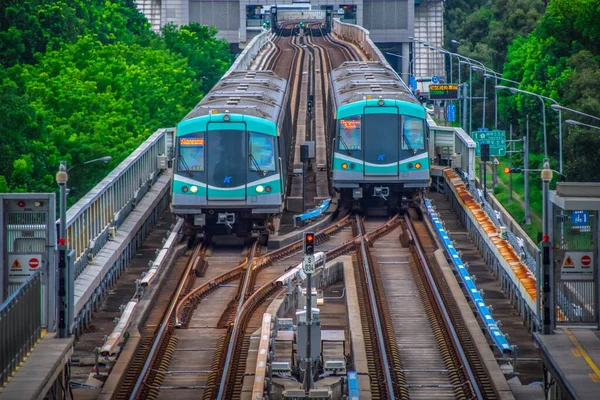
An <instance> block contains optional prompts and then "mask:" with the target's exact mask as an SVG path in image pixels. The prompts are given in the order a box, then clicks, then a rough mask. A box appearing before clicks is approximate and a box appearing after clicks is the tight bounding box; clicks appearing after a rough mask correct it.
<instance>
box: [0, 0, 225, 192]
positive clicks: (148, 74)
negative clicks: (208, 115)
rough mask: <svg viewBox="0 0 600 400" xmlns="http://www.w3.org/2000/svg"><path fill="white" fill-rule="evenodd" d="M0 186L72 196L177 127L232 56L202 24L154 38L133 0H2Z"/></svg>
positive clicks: (173, 29) (168, 29) (166, 31)
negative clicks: (66, 186)
mask: <svg viewBox="0 0 600 400" xmlns="http://www.w3.org/2000/svg"><path fill="white" fill-rule="evenodd" d="M0 9H1V10H3V11H4V12H3V14H2V15H0V63H1V64H2V65H3V69H2V70H0V99H1V100H2V101H0V120H2V121H3V123H2V124H1V125H0V137H2V139H3V140H2V141H1V142H0V152H2V155H3V157H1V158H0V192H1V191H7V190H10V191H54V190H55V189H56V184H55V183H54V173H55V171H56V169H57V166H58V163H59V161H60V160H67V162H68V164H69V165H79V164H82V163H83V162H85V161H86V160H90V159H94V158H99V157H103V156H106V155H110V156H112V157H113V159H112V161H111V162H110V163H109V164H108V165H106V166H103V165H96V166H93V167H88V168H76V169H74V170H73V171H72V173H71V179H70V186H71V188H72V189H74V192H73V195H71V196H70V197H71V199H70V200H71V202H72V201H73V200H74V199H76V198H77V197H80V196H82V195H83V194H85V193H86V192H87V190H89V189H90V188H91V187H92V186H93V185H94V184H95V183H97V182H98V181H99V180H100V179H101V178H102V177H104V176H106V174H107V172H108V171H110V170H111V169H112V168H114V167H115V166H116V165H117V164H118V163H119V162H121V161H122V160H123V159H124V158H125V157H126V156H127V155H128V154H130V153H131V152H132V151H133V150H134V149H135V148H136V147H137V146H138V145H139V144H140V143H141V142H142V141H143V140H145V138H146V137H147V136H148V135H149V134H151V133H152V132H154V131H155V130H156V129H158V128H160V127H168V126H174V125H175V124H176V123H177V122H178V121H179V120H180V119H181V118H182V117H183V116H184V115H185V113H186V112H187V111H189V110H190V109H191V108H192V107H193V106H194V105H195V104H196V103H197V102H198V101H199V100H200V99H201V98H202V94H203V93H204V92H206V91H207V90H208V89H209V88H210V87H211V86H212V85H214V83H215V82H216V81H217V80H218V79H219V77H220V76H221V75H222V74H223V73H224V72H225V70H226V69H227V67H228V65H229V62H230V54H229V45H228V44H227V43H226V42H225V41H222V40H216V39H215V33H216V31H215V30H214V29H212V28H208V27H203V26H200V25H198V24H191V25H190V26H184V27H180V28H178V27H174V26H167V27H165V29H164V35H163V36H162V37H159V36H157V35H156V34H154V33H153V32H152V31H151V30H150V28H149V25H148V23H147V21H146V19H145V18H144V16H143V15H141V14H140V13H139V12H138V11H137V10H136V8H135V5H134V2H133V1H131V0H110V1H103V2H99V1H91V0H61V1H55V0H27V1H22V0H0Z"/></svg>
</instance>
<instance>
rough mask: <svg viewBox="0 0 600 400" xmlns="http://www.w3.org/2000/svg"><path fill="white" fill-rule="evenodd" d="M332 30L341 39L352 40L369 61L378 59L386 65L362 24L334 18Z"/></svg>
mask: <svg viewBox="0 0 600 400" xmlns="http://www.w3.org/2000/svg"><path fill="white" fill-rule="evenodd" d="M333 32H334V33H335V34H336V35H337V36H338V37H340V38H341V39H344V40H346V41H348V42H352V43H354V44H356V45H357V46H358V47H360V48H361V50H362V51H363V52H364V53H365V54H366V55H367V56H368V58H369V61H380V62H382V63H384V64H386V65H388V62H387V60H386V59H385V57H384V55H383V54H382V53H381V51H380V50H379V48H377V46H375V43H373V41H372V40H371V38H370V37H369V35H370V33H369V31H368V30H366V29H365V28H363V27H362V26H358V25H353V24H348V23H346V22H341V21H340V20H339V19H336V18H334V19H333Z"/></svg>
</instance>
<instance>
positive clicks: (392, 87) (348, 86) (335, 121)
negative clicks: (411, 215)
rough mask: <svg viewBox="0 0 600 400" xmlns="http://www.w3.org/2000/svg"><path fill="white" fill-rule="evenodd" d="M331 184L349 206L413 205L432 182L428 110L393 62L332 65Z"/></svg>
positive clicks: (390, 208)
mask: <svg viewBox="0 0 600 400" xmlns="http://www.w3.org/2000/svg"><path fill="white" fill-rule="evenodd" d="M330 81H331V85H330V89H331V93H330V99H331V101H330V102H329V107H330V110H329V115H330V116H331V117H330V118H329V122H328V136H329V137H330V143H333V149H332V152H331V153H332V158H331V172H332V184H333V187H334V189H335V190H336V191H338V192H339V193H340V200H341V204H342V205H343V206H345V207H348V208H360V209H362V210H365V209H370V208H374V209H375V208H383V207H387V208H388V211H389V212H396V211H397V210H399V209H401V208H406V207H408V206H409V204H410V202H411V201H412V200H416V199H417V198H418V194H419V192H420V191H422V190H423V189H424V188H426V187H428V186H429V155H428V152H427V148H428V146H427V124H426V110H425V108H424V107H423V106H422V105H421V104H420V103H419V102H418V101H417V100H416V99H415V97H414V96H413V94H412V93H411V91H410V90H409V89H408V88H407V87H406V85H405V84H404V83H403V82H402V81H401V80H400V78H399V77H398V75H397V74H396V73H395V72H394V71H393V70H392V69H391V67H390V66H389V65H386V64H382V63H380V62H355V61H350V62H345V63H343V64H342V65H341V66H340V67H339V68H336V69H335V70H333V71H331V80H330Z"/></svg>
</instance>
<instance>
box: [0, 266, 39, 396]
mask: <svg viewBox="0 0 600 400" xmlns="http://www.w3.org/2000/svg"><path fill="white" fill-rule="evenodd" d="M41 299H42V273H41V272H39V270H38V271H36V272H35V273H34V274H33V275H31V276H30V277H29V278H27V280H26V281H25V282H23V283H22V284H21V286H19V289H18V290H17V291H15V292H14V293H13V294H12V295H11V296H10V297H9V298H8V299H6V301H5V302H4V303H2V305H0V338H1V340H0V387H2V386H4V384H5V383H6V382H7V381H8V379H9V378H10V377H11V376H12V374H13V373H14V372H15V371H16V370H17V368H18V367H19V366H20V365H21V363H22V362H23V361H24V360H25V357H26V356H27V354H29V352H30V350H31V349H32V348H33V347H34V346H35V345H36V343H37V342H38V341H39V339H40V338H41V336H42V320H41V316H42V301H41Z"/></svg>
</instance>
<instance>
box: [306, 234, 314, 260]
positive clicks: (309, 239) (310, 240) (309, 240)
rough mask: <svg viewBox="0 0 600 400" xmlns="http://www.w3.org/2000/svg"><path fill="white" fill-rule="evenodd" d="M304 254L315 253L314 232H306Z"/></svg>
mask: <svg viewBox="0 0 600 400" xmlns="http://www.w3.org/2000/svg"><path fill="white" fill-rule="evenodd" d="M304 254H307V255H313V254H315V234H314V233H312V232H307V233H305V234H304Z"/></svg>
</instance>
